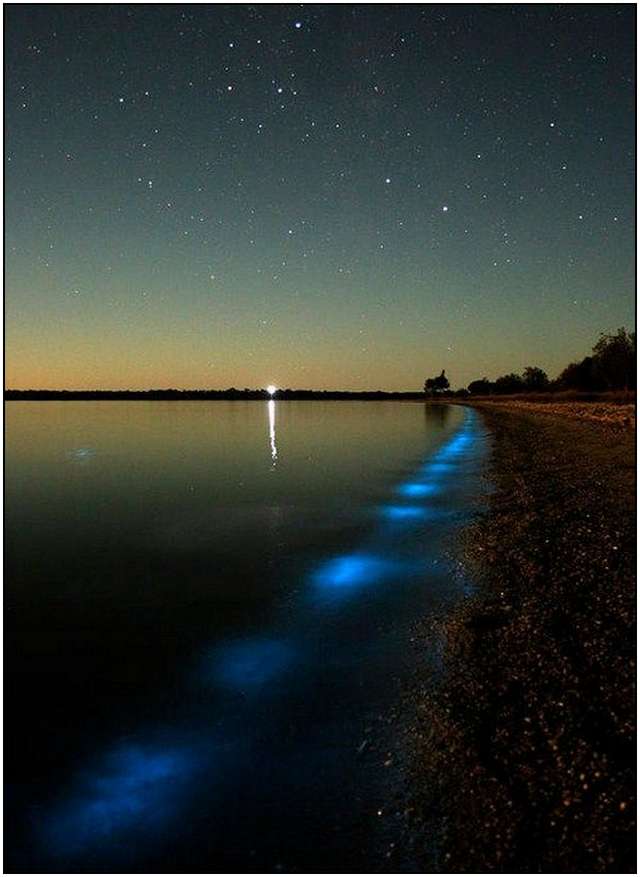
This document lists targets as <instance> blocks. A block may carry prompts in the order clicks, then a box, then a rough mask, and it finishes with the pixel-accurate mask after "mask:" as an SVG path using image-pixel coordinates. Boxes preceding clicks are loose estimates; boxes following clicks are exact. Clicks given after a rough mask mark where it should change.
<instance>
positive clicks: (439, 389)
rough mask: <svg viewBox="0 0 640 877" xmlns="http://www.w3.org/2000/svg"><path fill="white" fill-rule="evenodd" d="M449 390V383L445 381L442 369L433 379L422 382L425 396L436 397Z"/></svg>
mask: <svg viewBox="0 0 640 877" xmlns="http://www.w3.org/2000/svg"><path fill="white" fill-rule="evenodd" d="M448 389H449V381H448V380H447V378H446V376H445V373H444V369H442V371H441V372H440V374H439V375H438V376H437V377H435V378H427V380H426V381H425V382H424V391H425V393H426V394H427V395H430V396H437V395H438V394H439V393H443V392H444V391H445V390H448Z"/></svg>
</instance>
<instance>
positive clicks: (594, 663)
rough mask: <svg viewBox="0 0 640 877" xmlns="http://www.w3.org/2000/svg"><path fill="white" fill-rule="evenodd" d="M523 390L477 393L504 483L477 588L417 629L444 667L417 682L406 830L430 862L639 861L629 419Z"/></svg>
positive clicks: (479, 530)
mask: <svg viewBox="0 0 640 877" xmlns="http://www.w3.org/2000/svg"><path fill="white" fill-rule="evenodd" d="M524 404H525V406H526V408H524V410H523V406H514V405H505V404H502V405H495V404H491V403H489V404H486V403H484V404H482V403H480V404H477V405H476V404H474V406H473V407H475V408H476V409H477V410H479V412H480V413H481V416H482V417H483V418H484V420H485V423H486V425H487V427H488V428H489V431H490V433H491V435H492V437H493V449H492V454H491V459H490V462H489V472H488V475H489V478H490V480H491V482H492V486H493V492H492V493H491V494H490V496H489V497H488V499H487V502H486V511H485V512H484V513H483V514H482V515H481V516H480V518H479V520H477V521H476V522H475V523H474V524H473V525H472V526H471V527H470V528H468V530H467V532H466V533H465V536H464V540H463V546H462V553H463V557H464V561H465V564H466V566H467V568H468V569H469V570H470V572H471V575H472V579H473V580H474V581H475V582H476V583H477V590H476V592H475V593H474V594H473V596H471V597H470V598H469V599H467V600H466V601H465V602H464V603H462V604H461V605H459V606H458V607H457V608H456V609H455V610H454V611H453V612H452V613H451V614H450V615H448V616H447V617H445V618H441V619H439V620H436V621H435V622H424V623H422V624H421V625H418V630H417V634H416V646H417V647H418V648H419V649H421V650H424V649H425V648H429V645H430V643H433V641H434V638H436V639H437V641H440V642H442V644H443V650H444V670H443V673H442V675H441V677H440V679H439V680H438V681H437V682H435V683H434V684H430V683H429V682H428V681H427V680H425V679H421V678H419V674H417V675H416V679H415V680H414V683H413V684H412V686H411V689H412V690H410V691H409V692H407V704H406V709H407V715H408V717H410V718H408V719H407V721H408V729H407V732H406V738H405V744H406V747H407V750H408V754H407V758H408V761H409V765H410V767H409V775H410V785H411V795H410V802H409V806H410V809H411V812H412V813H413V814H414V829H415V833H414V836H413V838H412V839H411V844H412V845H414V844H415V851H416V855H417V858H418V861H420V860H422V864H423V866H424V869H425V870H430V871H436V872H474V871H476V872H481V873H482V872H488V871H498V872H509V871H513V872H528V871H529V872H536V871H542V872H548V871H560V872H594V871H595V872H621V873H635V812H634V811H635V806H634V800H635V733H634V732H635V728H634V724H635V688H634V681H635V627H634V619H635V563H634V558H635V527H634V523H635V460H634V452H635V442H634V433H633V432H632V431H631V430H629V429H628V428H625V429H620V424H619V423H616V422H611V421H607V419H604V420H600V421H598V422H595V421H593V420H590V419H585V418H584V417H580V416H579V415H576V414H575V412H574V413H573V415H572V419H568V418H567V417H566V416H563V415H561V414H560V415H558V414H557V412H553V413H552V412H550V411H549V409H548V408H547V410H546V412H545V416H541V415H540V413H539V411H537V410H536V409H534V408H532V407H531V405H530V403H529V405H527V403H524ZM425 827H428V828H427V830H426V831H425ZM431 834H435V837H436V840H437V844H436V848H437V850H436V855H435V862H434V860H433V856H432V854H431V853H430V852H428V849H427V848H428V847H429V846H432V845H433V838H431V840H429V839H428V838H427V837H426V836H425V835H431Z"/></svg>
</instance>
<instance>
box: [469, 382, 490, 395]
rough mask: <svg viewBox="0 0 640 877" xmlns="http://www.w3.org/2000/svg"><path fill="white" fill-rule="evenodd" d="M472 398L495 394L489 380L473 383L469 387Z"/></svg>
mask: <svg viewBox="0 0 640 877" xmlns="http://www.w3.org/2000/svg"><path fill="white" fill-rule="evenodd" d="M467 389H468V390H469V392H470V393H471V395H472V396H489V395H490V394H491V393H492V392H493V384H492V383H491V381H490V380H489V379H488V378H480V379H479V380H477V381H471V383H470V384H469V386H468V387H467Z"/></svg>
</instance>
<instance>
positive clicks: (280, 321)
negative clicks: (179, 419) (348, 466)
mask: <svg viewBox="0 0 640 877" xmlns="http://www.w3.org/2000/svg"><path fill="white" fill-rule="evenodd" d="M4 12H5V112H6V117H5V255H6V269H5V270H6V357H7V359H6V381H7V385H8V386H9V387H15V388H25V387H47V388H63V387H64V388H78V389H80V388H104V389H108V388H114V389H116V388H125V387H131V388H146V387H169V386H171V387H193V388H196V387H198V388H200V387H212V388H224V387H230V386H236V387H245V386H249V387H258V386H264V385H266V384H268V383H274V384H276V385H279V386H283V387H309V388H317V389H322V388H330V389H332V388H338V389H375V388H382V389H390V390H393V389H402V390H416V389H419V388H420V387H421V386H422V383H423V381H424V378H425V377H426V376H429V375H432V374H434V373H437V372H439V371H440V370H441V369H442V368H446V370H447V375H448V376H449V378H450V380H451V383H452V385H453V386H461V385H466V384H467V383H468V382H469V381H470V380H472V379H473V378H477V377H482V376H483V375H485V374H486V375H488V376H489V377H490V378H494V377H496V376H497V375H498V374H501V373H503V372H508V371H512V370H515V371H521V370H522V369H523V368H524V366H527V365H531V364H536V365H540V366H541V367H543V368H545V369H546V370H547V371H548V372H549V374H550V375H551V376H555V375H556V374H557V372H558V371H559V370H560V369H561V368H562V366H564V365H565V364H566V363H567V362H568V361H569V360H570V359H573V358H577V357H582V356H584V355H585V354H587V353H588V352H589V349H590V348H591V346H592V344H593V343H594V342H595V340H596V339H597V336H598V334H599V332H600V331H601V330H607V331H610V330H615V329H616V328H617V327H618V326H620V325H627V326H628V327H631V325H632V324H633V320H634V244H635V230H634V219H635V205H634V197H635V195H634V170H635V155H634V145H635V115H634V108H635V81H634V67H635V6H634V5H632V4H629V5H609V6H586V5H584V6H583V5H565V6H562V7H558V6H546V5H544V6H543V5H539V6H509V5H506V6H504V5H503V6H466V7H465V6H459V5H458V6H453V5H452V6H447V5H444V6H426V5H425V6H419V5H411V6H409V5H407V6H400V5H395V6H382V5H378V6H367V5H360V6H340V5H333V6H325V5H281V6H249V5H236V6H225V5H200V6H185V5H176V6H155V5H146V6H126V5H123V6H81V5H76V6H72V5H68V6H67V5H51V6H28V5H19V6H18V5H14V6H5V7H4Z"/></svg>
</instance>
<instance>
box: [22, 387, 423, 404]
mask: <svg viewBox="0 0 640 877" xmlns="http://www.w3.org/2000/svg"><path fill="white" fill-rule="evenodd" d="M271 398H272V397H271V395H270V394H269V393H268V392H267V391H266V390H251V389H249V388H245V389H244V390H237V389H236V388H235V387H231V388H230V389H228V390H174V389H167V390H6V391H5V399H7V400H23V401H28V400H31V401H44V400H60V401H62V400H69V401H74V400H75V401H80V400H87V399H104V400H108V399H120V400H145V399H146V400H147V401H160V400H161V401H170V400H177V401H189V400H198V399H201V400H211V399H233V400H252V399H271ZM273 398H275V399H320V400H322V399H345V400H348V399H353V400H357V399H365V400H369V401H375V400H376V399H380V400H382V399H423V398H424V394H423V393H400V392H398V393H394V392H385V391H383V390H363V391H350V390H290V389H283V390H276V392H275V393H274V395H273Z"/></svg>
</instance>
